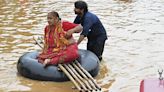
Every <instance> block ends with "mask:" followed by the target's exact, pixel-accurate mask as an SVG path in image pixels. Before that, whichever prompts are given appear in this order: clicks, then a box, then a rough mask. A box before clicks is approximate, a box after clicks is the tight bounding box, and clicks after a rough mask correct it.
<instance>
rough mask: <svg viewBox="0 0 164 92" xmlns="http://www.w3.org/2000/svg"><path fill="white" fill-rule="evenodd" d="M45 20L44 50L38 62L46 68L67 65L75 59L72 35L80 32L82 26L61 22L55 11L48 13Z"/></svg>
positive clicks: (75, 45)
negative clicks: (61, 64) (47, 66)
mask: <svg viewBox="0 0 164 92" xmlns="http://www.w3.org/2000/svg"><path fill="white" fill-rule="evenodd" d="M47 20H48V25H47V26H46V27H45V30H44V48H43V51H42V53H41V54H39V56H38V60H39V62H40V63H42V64H44V65H45V66H46V65H49V64H50V65H57V64H59V63H69V62H71V61H73V60H75V59H77V58H78V57H79V55H78V47H77V43H76V42H75V41H74V39H73V36H72V34H73V33H78V32H81V31H82V29H83V28H82V26H81V25H78V24H74V23H70V22H67V21H61V20H60V18H59V15H58V13H57V12H55V11H52V12H49V13H48V16H47Z"/></svg>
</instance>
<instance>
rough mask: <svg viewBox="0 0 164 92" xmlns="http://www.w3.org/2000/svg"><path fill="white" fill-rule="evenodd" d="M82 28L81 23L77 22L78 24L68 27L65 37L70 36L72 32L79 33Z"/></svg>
mask: <svg viewBox="0 0 164 92" xmlns="http://www.w3.org/2000/svg"><path fill="white" fill-rule="evenodd" d="M82 30H83V27H82V26H81V24H79V25H78V26H76V27H74V28H72V29H70V30H69V31H67V33H66V35H65V37H66V38H67V37H70V36H71V35H72V34H73V33H79V32H81V31H82Z"/></svg>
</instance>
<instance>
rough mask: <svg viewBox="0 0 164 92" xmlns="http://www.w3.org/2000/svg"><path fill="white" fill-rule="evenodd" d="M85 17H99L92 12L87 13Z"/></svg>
mask: <svg viewBox="0 0 164 92" xmlns="http://www.w3.org/2000/svg"><path fill="white" fill-rule="evenodd" d="M85 16H86V17H97V16H96V15H95V14H94V13H92V12H87V13H86V14H85Z"/></svg>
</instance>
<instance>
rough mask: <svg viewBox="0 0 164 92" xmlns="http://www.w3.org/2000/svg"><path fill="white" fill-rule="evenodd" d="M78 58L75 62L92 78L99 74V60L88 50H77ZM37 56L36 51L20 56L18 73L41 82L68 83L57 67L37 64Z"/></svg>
mask: <svg viewBox="0 0 164 92" xmlns="http://www.w3.org/2000/svg"><path fill="white" fill-rule="evenodd" d="M79 54H80V57H79V58H78V59H77V61H78V62H79V63H80V64H81V66H82V67H83V68H84V69H85V70H87V71H88V72H89V73H90V74H91V75H92V76H93V77H95V76H96V75H97V74H98V72H99V59H98V58H97V56H96V55H95V54H93V53H92V52H90V51H88V50H82V49H79ZM38 55H39V53H38V52H37V51H34V52H27V53H25V54H24V55H22V56H21V57H20V58H19V60H18V63H17V70H18V73H19V74H21V75H22V76H24V77H27V78H30V79H35V80H43V81H56V82H62V81H68V80H69V79H68V77H67V76H66V75H65V74H64V73H63V72H62V71H59V70H58V67H57V66H48V67H46V68H44V67H43V65H42V64H41V63H38V60H37V59H36V57H37V56H38Z"/></svg>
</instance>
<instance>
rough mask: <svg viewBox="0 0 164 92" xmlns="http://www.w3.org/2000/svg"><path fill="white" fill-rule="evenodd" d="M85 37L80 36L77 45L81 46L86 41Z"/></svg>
mask: <svg viewBox="0 0 164 92" xmlns="http://www.w3.org/2000/svg"><path fill="white" fill-rule="evenodd" d="M84 38H85V36H84V35H80V37H79V39H78V41H77V44H78V45H79V44H80V43H81V42H82V41H83V40H84Z"/></svg>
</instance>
